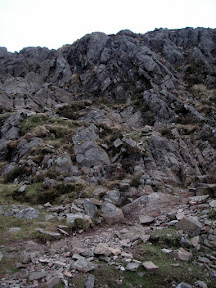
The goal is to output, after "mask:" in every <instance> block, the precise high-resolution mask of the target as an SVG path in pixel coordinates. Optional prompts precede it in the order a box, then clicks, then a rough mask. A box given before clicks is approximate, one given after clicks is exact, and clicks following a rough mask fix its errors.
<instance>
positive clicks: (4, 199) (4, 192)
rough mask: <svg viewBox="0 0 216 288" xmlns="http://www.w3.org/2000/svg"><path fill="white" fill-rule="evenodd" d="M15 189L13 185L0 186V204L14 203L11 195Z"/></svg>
mask: <svg viewBox="0 0 216 288" xmlns="http://www.w3.org/2000/svg"><path fill="white" fill-rule="evenodd" d="M17 189H18V186H17V185H14V184H0V204H3V205H4V204H8V203H10V204H11V203H15V202H16V201H14V199H13V193H14V191H17Z"/></svg>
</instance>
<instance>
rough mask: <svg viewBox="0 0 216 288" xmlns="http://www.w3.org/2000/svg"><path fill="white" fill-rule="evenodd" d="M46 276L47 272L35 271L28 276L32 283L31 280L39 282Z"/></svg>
mask: <svg viewBox="0 0 216 288" xmlns="http://www.w3.org/2000/svg"><path fill="white" fill-rule="evenodd" d="M45 276H47V272H46V271H37V272H32V273H30V275H29V280H30V281H33V280H39V279H41V278H43V277H45Z"/></svg>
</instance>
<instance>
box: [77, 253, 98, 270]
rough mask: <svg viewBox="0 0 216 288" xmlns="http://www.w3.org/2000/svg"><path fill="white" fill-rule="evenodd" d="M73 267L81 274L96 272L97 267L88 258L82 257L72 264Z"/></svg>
mask: <svg viewBox="0 0 216 288" xmlns="http://www.w3.org/2000/svg"><path fill="white" fill-rule="evenodd" d="M72 267H73V269H75V270H77V271H79V272H84V273H87V272H89V271H92V270H94V269H95V267H96V266H95V265H94V264H93V263H91V262H90V261H89V260H87V259H86V258H84V257H81V258H79V259H78V260H77V261H76V262H75V263H73V264H72Z"/></svg>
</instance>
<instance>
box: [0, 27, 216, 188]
mask: <svg viewBox="0 0 216 288" xmlns="http://www.w3.org/2000/svg"><path fill="white" fill-rule="evenodd" d="M215 63H216V30H214V29H203V28H197V29H192V28H185V29H181V30H166V29H165V30H164V29H159V30H155V31H153V32H149V33H146V34H144V35H143V34H135V33H133V32H131V31H129V30H124V31H120V32H119V33H117V34H116V35H106V34H104V33H99V32H97V33H92V34H89V35H86V36H84V37H83V38H82V39H80V40H78V41H76V42H75V43H73V44H72V45H65V46H63V47H62V48H60V49H58V50H48V49H47V48H40V47H36V48H25V49H23V50H21V51H20V52H19V53H9V52H7V50H6V49H5V48H1V49H0V67H1V68H0V69H1V70H0V74H1V81H0V86H1V87H0V100H1V112H2V115H1V140H0V141H1V142H0V145H1V147H0V148H1V151H0V157H1V160H2V161H5V160H6V161H8V162H9V164H8V165H7V166H6V168H4V169H3V172H2V173H3V175H5V173H6V172H8V171H10V169H12V168H13V169H14V167H16V165H18V164H19V165H20V163H23V161H24V162H26V161H27V163H29V162H28V159H32V157H33V156H32V154H34V153H36V152H35V150H37V153H39V154H40V157H39V160H37V161H36V162H34V161H33V162H34V163H33V164H32V162H31V164H27V165H30V167H29V175H30V176H28V175H27V174H28V173H27V174H25V173H24V174H23V175H26V176H25V177H26V178H25V177H24V179H31V178H32V177H34V175H36V174H38V173H39V172H38V169H39V167H40V169H41V168H42V169H44V170H45V171H46V173H47V169H48V170H49V169H50V167H51V166H53V167H54V168H53V169H54V170H55V173H56V175H60V174H61V168H58V169H56V167H57V166H58V164H57V163H62V161H63V162H64V161H66V162H67V163H68V164H67V165H69V163H71V165H72V161H73V165H72V167H76V169H75V168H74V169H75V170H76V172H74V173H75V174H79V175H82V177H84V178H85V180H87V181H98V179H102V178H109V177H112V175H113V174H115V172H114V171H115V169H116V167H117V166H118V165H120V167H121V169H122V173H123V174H125V175H126V174H131V175H139V177H140V179H139V181H140V182H139V183H140V185H145V184H146V183H148V184H152V185H156V186H157V185H159V186H160V187H163V189H165V186H164V185H165V184H169V183H175V184H176V185H177V184H178V185H179V184H180V183H183V184H184V185H192V186H194V185H195V183H197V182H196V181H195V179H196V177H200V176H201V175H209V174H210V175H212V174H213V173H214V171H215V169H216V158H215V155H216V154H215V147H216V144H215V137H216V131H215V125H216V94H215V93H216V90H215V88H216V68H215V67H216V66H215ZM36 112H37V113H39V112H43V113H45V114H36V115H32V114H35V113H36ZM7 113H9V114H7ZM62 117H66V118H62ZM63 119H64V120H63ZM72 122H73V123H72ZM92 125H93V126H92ZM75 135H76V136H77V137H78V138H79V139H80V141H78V142H77V140H74V139H75ZM89 135H91V136H89ZM92 135H94V137H93V136H92ZM92 137H93V138H92ZM52 141H56V142H55V144H56V143H57V144H56V147H57V148H56V147H55V146H52V145H51V144H50V143H51V142H52ZM64 141H65V142H64ZM116 141H117V142H118V144H116V143H117V142H116ZM63 143H64V144H67V147H66V145H63ZM80 143H83V144H82V145H80ZM47 145H51V147H52V148H50V150H48V151H47V152H46V153H44V152H41V149H42V150H43V149H44V148H43V147H46V146H47ZM45 150H46V149H45ZM59 150H61V153H68V156H67V157H66V158H63V159H64V160H62V161H60V160H58V157H57V156H56V155H55V154H56V153H57V151H59ZM32 151H34V152H32ZM44 154H45V155H44ZM62 157H63V156H62ZM68 159H69V160H68ZM71 159H72V160H71ZM20 161H21V162H20ZM68 161H69V162H68ZM11 163H13V165H12V164H11ZM56 165H57V166H56ZM76 165H78V166H76ZM60 166H62V169H63V166H64V165H63V164H62V165H60ZM69 166H70V165H69ZM80 166H81V168H82V172H80V171H79V172H77V171H78V170H79V169H80ZM11 167H12V168H11ZM77 167H78V168H77ZM68 169H69V168H68ZM92 169H93V170H95V172H94V173H93V172H92ZM121 169H120V170H121ZM63 170H64V169H63ZM72 170H73V169H72ZM75 170H74V171H75ZM46 173H45V174H46ZM70 173H72V172H70V169H69V170H67V173H66V172H65V175H64V176H69V175H73V173H72V174H70ZM63 174H64V173H63ZM93 175H94V177H93ZM119 177H120V176H119ZM42 178H43V177H42ZM212 181H213V180H212ZM154 183H156V184H154Z"/></svg>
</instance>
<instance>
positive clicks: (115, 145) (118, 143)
mask: <svg viewBox="0 0 216 288" xmlns="http://www.w3.org/2000/svg"><path fill="white" fill-rule="evenodd" d="M122 144H123V142H122V141H121V140H120V139H119V138H118V139H116V140H115V141H114V142H113V145H114V147H115V148H118V147H119V146H121V145H122Z"/></svg>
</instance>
